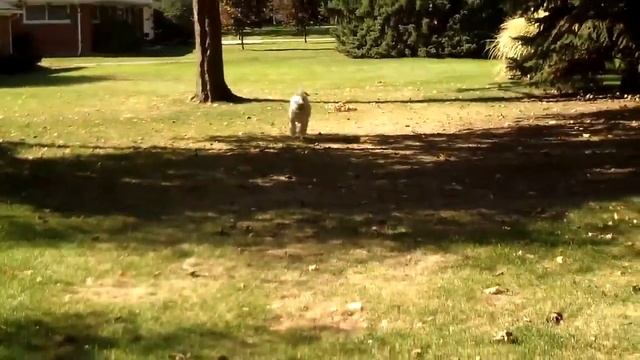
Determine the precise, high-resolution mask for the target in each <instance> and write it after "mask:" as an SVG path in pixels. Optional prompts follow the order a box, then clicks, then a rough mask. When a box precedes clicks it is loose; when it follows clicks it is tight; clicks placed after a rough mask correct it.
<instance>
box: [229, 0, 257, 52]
mask: <svg viewBox="0 0 640 360" xmlns="http://www.w3.org/2000/svg"><path fill="white" fill-rule="evenodd" d="M222 5H223V7H224V11H225V12H226V15H227V16H228V17H229V20H230V22H229V27H230V28H231V30H232V31H233V33H234V34H236V35H237V36H238V38H239V39H240V44H241V46H242V49H243V50H244V35H245V31H246V30H247V29H249V28H255V27H260V26H262V23H263V22H264V21H265V20H266V19H267V8H268V4H267V1H266V0H223V2H222Z"/></svg>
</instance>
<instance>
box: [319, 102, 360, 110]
mask: <svg viewBox="0 0 640 360" xmlns="http://www.w3.org/2000/svg"><path fill="white" fill-rule="evenodd" d="M326 108H327V110H328V111H329V112H349V111H356V110H358V109H356V107H355V106H352V105H349V104H345V103H343V102H339V103H337V104H329V105H327V106H326Z"/></svg>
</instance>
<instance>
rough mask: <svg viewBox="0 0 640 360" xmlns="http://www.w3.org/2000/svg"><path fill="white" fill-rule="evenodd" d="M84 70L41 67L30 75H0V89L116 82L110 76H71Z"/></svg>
mask: <svg viewBox="0 0 640 360" xmlns="http://www.w3.org/2000/svg"><path fill="white" fill-rule="evenodd" d="M82 69H84V67H81V66H72V67H65V68H54V69H51V68H45V67H39V68H38V69H36V70H35V71H33V72H30V73H24V74H17V75H11V76H1V75H0V88H19V87H56V86H67V85H80V84H87V83H94V82H100V81H107V80H114V79H113V78H112V77H110V76H99V75H78V74H69V73H73V72H75V71H79V70H82Z"/></svg>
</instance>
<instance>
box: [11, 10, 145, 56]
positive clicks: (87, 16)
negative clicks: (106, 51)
mask: <svg viewBox="0 0 640 360" xmlns="http://www.w3.org/2000/svg"><path fill="white" fill-rule="evenodd" d="M78 9H79V11H80V19H79V21H80V26H79V27H78ZM100 10H101V13H100V15H101V17H103V18H106V17H110V16H115V15H116V14H117V13H120V12H124V13H125V14H128V15H126V17H127V18H128V19H129V20H130V21H131V23H132V24H133V25H134V26H135V28H136V29H137V31H138V33H139V34H140V36H142V35H143V31H144V28H145V26H144V16H143V9H142V8H139V7H131V8H124V9H122V10H118V8H117V7H115V6H109V7H101V9H100ZM94 12H95V7H94V6H93V5H88V4H82V5H79V6H78V5H72V6H71V7H70V11H69V13H70V18H71V21H70V23H65V24H51V23H44V24H39V23H35V24H34V23H24V15H20V16H19V17H17V18H15V19H14V20H13V23H12V24H13V35H14V37H15V36H16V35H20V34H24V33H27V34H30V35H31V36H32V37H33V38H34V40H35V44H36V47H37V49H38V50H39V52H40V54H42V55H43V56H77V55H87V54H90V53H92V52H93V48H94V28H95V24H94V23H93V15H94ZM78 31H80V34H81V38H82V43H81V44H79V41H78ZM1 35H2V33H0V36H1ZM0 42H2V41H1V40H0Z"/></svg>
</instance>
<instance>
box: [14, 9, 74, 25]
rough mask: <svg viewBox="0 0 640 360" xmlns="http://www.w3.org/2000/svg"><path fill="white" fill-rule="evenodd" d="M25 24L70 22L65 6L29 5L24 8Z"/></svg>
mask: <svg viewBox="0 0 640 360" xmlns="http://www.w3.org/2000/svg"><path fill="white" fill-rule="evenodd" d="M24 22H25V23H26V24H28V23H32V24H38V23H40V24H45V23H52V24H67V23H70V22H71V15H70V14H69V6H67V5H29V6H25V7H24Z"/></svg>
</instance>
